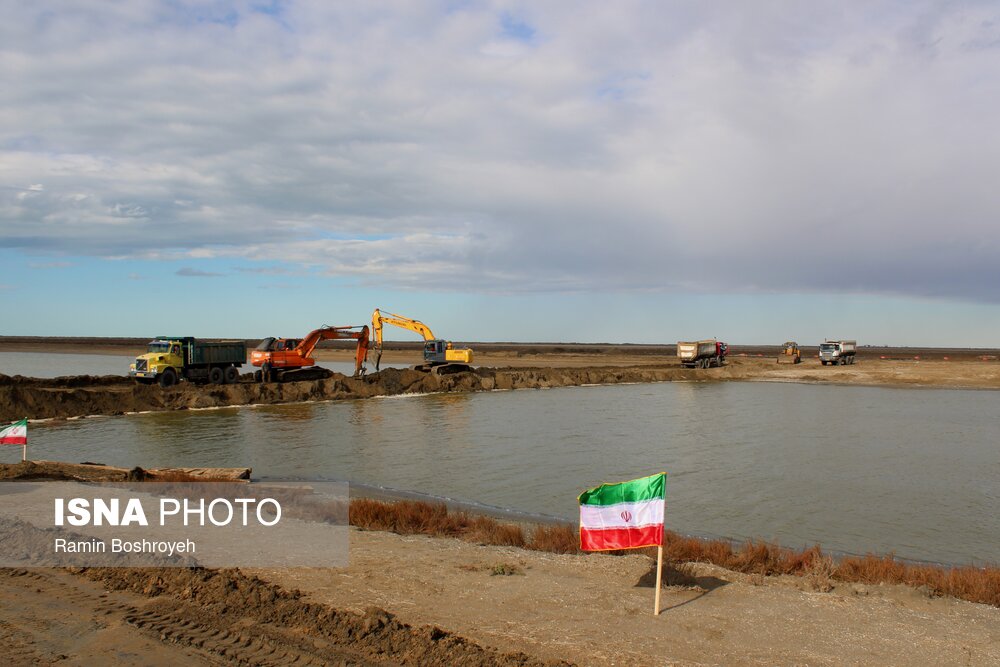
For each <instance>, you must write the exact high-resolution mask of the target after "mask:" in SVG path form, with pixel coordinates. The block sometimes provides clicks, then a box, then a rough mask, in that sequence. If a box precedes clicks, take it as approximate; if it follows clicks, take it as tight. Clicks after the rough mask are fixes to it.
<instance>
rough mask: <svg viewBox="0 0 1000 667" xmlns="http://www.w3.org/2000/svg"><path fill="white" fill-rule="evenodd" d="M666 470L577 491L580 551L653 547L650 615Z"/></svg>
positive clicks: (656, 609) (659, 561) (659, 563)
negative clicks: (653, 559)
mask: <svg viewBox="0 0 1000 667" xmlns="http://www.w3.org/2000/svg"><path fill="white" fill-rule="evenodd" d="M666 493H667V473H665V472H661V473H660V474H658V475H651V476H650V477H641V478H639V479H633V480H631V481H629V482H621V483H619V484H601V485H600V486H599V487H597V488H595V489H588V490H586V491H584V492H583V493H581V494H580V498H579V500H580V548H581V549H582V550H584V551H611V550H614V549H638V548H640V547H653V546H655V547H656V548H657V549H656V595H655V597H654V600H653V615H654V616H658V615H659V614H660V581H661V577H662V572H663V513H664V510H665V508H666V504H667V501H666Z"/></svg>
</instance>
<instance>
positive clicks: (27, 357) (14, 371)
mask: <svg viewBox="0 0 1000 667" xmlns="http://www.w3.org/2000/svg"><path fill="white" fill-rule="evenodd" d="M133 362H135V357H130V356H127V355H114V354H64V353H53V354H40V353H38V352H0V373H2V374H3V375H26V376H28V377H36V378H54V377H59V376H60V375H128V367H129V364H131V363H133ZM316 365H317V366H322V367H323V368H329V369H330V370H331V371H335V372H337V373H342V374H344V375H351V374H353V373H354V362H353V361H351V362H346V361H320V362H319V363H317V364H316ZM406 366H407V364H382V367H383V368H406ZM241 370H242V372H244V373H249V372H250V371H253V370H256V368H255V367H253V366H251V365H250V364H249V363H247V364H244V365H243V367H242V369H241ZM368 370H369V372H372V371H374V370H375V366H374V364H371V363H369V364H368Z"/></svg>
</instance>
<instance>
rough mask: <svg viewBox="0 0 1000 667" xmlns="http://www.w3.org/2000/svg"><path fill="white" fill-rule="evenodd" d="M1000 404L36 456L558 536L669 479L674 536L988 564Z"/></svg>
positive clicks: (66, 447)
mask: <svg viewBox="0 0 1000 667" xmlns="http://www.w3.org/2000/svg"><path fill="white" fill-rule="evenodd" d="M996 396H997V394H996V393H994V392H975V391H927V390H924V391H913V390H902V389H876V388H860V387H830V386H806V385H776V384H760V383H724V384H712V385H708V384H680V383H675V384H670V383H665V384H656V385H632V386H609V387H581V388H568V389H556V390H546V391H515V392H500V393H490V394H439V395H429V396H418V397H401V398H387V399H373V400H355V401H339V402H332V403H316V404H299V405H287V406H268V407H253V408H240V409H224V410H207V411H190V412H174V413H158V414H147V415H135V416H130V417H121V418H103V419H95V420H81V421H78V422H69V423H63V424H61V425H56V424H52V425H39V426H38V427H37V428H36V427H33V431H32V444H31V446H30V449H31V452H30V454H31V456H32V457H35V458H50V459H59V460H77V461H79V460H91V461H101V462H106V463H110V464H113V465H122V466H127V467H131V466H134V465H143V466H158V465H175V466H252V467H253V468H254V470H255V476H257V477H263V478H272V479H274V478H283V477H284V478H289V477H291V478H299V479H302V478H324V479H346V480H350V481H355V482H363V483H367V484H372V485H384V486H389V487H393V488H397V489H405V490H413V491H418V492H425V493H429V494H435V495H444V496H449V497H452V498H458V499H466V500H475V501H480V502H484V503H488V504H492V505H497V506H504V507H510V508H514V509H518V510H523V511H528V512H540V513H546V514H553V515H557V516H564V517H573V516H574V514H575V512H576V505H575V500H576V496H577V494H578V493H579V492H580V491H581V490H583V489H584V488H586V487H588V486H592V485H594V484H597V483H600V482H602V481H620V480H623V479H629V478H631V477H636V476H640V475H644V474H649V473H652V472H658V471H661V470H665V471H667V472H668V479H667V489H668V491H667V493H668V498H667V514H668V523H669V525H670V526H671V527H672V528H675V529H677V530H681V531H684V532H693V533H700V534H713V535H724V536H731V537H737V538H741V537H763V538H765V539H774V540H777V541H779V542H782V543H785V544H789V545H791V546H800V545H804V544H810V543H813V542H821V543H823V544H824V545H825V546H826V547H828V548H834V549H839V550H843V551H853V552H865V551H868V550H871V551H877V552H886V551H896V552H897V553H898V554H900V555H903V556H910V557H917V558H929V559H932V560H942V561H950V562H958V561H969V560H976V559H980V560H983V559H986V560H989V559H994V560H995V558H996V555H995V554H996V548H997V535H1000V518H998V513H997V512H996V507H997V498H998V495H1000V493H998V488H1000V474H998V473H1000V457H998V456H997V450H996V445H995V443H996V442H997V441H998V440H1000V427H998V425H997V423H996V422H995V420H993V419H992V418H991V415H992V414H994V413H995V402H996ZM10 449H14V448H10ZM7 454H10V456H9V457H8V458H7V459H4V460H13V459H14V458H16V457H15V455H14V454H17V455H18V456H19V452H17V453H11V452H0V456H5V455H7Z"/></svg>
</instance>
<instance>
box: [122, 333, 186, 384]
mask: <svg viewBox="0 0 1000 667" xmlns="http://www.w3.org/2000/svg"><path fill="white" fill-rule="evenodd" d="M183 367H184V342H183V341H181V340H171V339H169V338H160V339H157V340H152V341H150V342H149V344H148V345H147V346H146V353H145V354H141V355H139V356H138V357H136V359H135V363H134V364H132V365H131V366H129V371H128V374H129V376H130V377H132V378H135V380H136V381H137V382H141V383H143V384H153V383H154V382H156V381H157V380H158V379H159V378H161V377H162V376H163V373H164V371H166V370H167V369H168V368H171V369H177V368H183ZM175 372H176V371H175Z"/></svg>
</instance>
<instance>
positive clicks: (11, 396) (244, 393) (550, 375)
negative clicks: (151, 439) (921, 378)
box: [0, 367, 727, 421]
mask: <svg viewBox="0 0 1000 667" xmlns="http://www.w3.org/2000/svg"><path fill="white" fill-rule="evenodd" d="M726 373H727V369H720V372H718V373H713V374H711V375H709V374H702V375H700V376H699V375H696V374H695V372H694V371H689V370H683V369H679V368H676V367H674V368H657V367H634V368H620V367H608V368H516V369H515V368H499V369H494V368H477V369H475V370H474V371H471V372H466V373H455V374H451V375H434V374H432V373H422V372H419V371H413V370H408V369H386V370H383V371H381V372H379V373H375V374H372V375H369V376H367V377H364V378H350V377H346V376H344V375H340V374H334V375H333V376H332V377H330V378H327V379H325V380H314V381H311V382H289V383H284V384H281V383H267V384H261V383H258V382H252V381H249V380H248V381H244V382H240V383H238V384H232V385H205V386H202V385H195V384H191V383H182V384H180V385H178V386H175V387H171V388H169V389H163V388H161V387H159V386H156V385H152V386H150V385H139V384H134V383H132V382H130V381H129V380H128V379H126V378H114V377H101V378H90V377H89V376H81V377H79V378H56V379H53V380H46V379H38V378H23V377H20V376H15V377H8V376H2V375H0V421H5V420H15V419H21V418H24V417H28V418H29V419H47V418H67V417H80V416H85V415H120V414H125V413H129V412H143V411H160V410H185V409H193V408H215V407H223V406H230V405H249V404H274V403H294V402H302V401H322V400H343V399H352V398H371V397H374V396H395V395H400V394H422V393H434V392H470V391H491V390H495V389H540V388H547V387H567V386H577V385H585V384H615V383H621V382H661V381H668V380H676V379H689V380H694V379H702V380H707V379H711V378H716V377H721V376H722V375H723V374H726Z"/></svg>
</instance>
